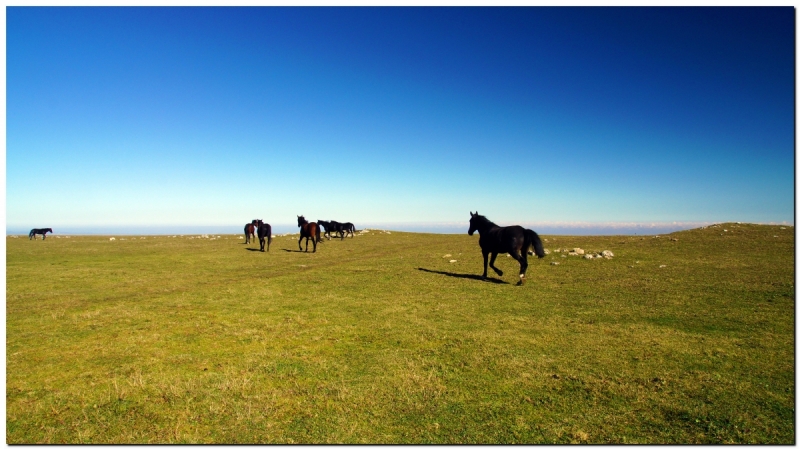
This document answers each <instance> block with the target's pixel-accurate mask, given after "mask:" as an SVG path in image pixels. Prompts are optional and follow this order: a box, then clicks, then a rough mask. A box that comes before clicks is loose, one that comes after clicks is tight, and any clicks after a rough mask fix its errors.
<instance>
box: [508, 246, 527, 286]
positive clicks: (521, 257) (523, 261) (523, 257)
mask: <svg viewBox="0 0 800 450" xmlns="http://www.w3.org/2000/svg"><path fill="white" fill-rule="evenodd" d="M508 254H509V255H511V257H512V258H514V259H516V260H517V262H518V263H519V283H517V285H520V286H521V285H523V284H525V271H526V270H528V255H527V254H526V252H518V251H517V250H516V249H514V250H512V251H510V252H508Z"/></svg>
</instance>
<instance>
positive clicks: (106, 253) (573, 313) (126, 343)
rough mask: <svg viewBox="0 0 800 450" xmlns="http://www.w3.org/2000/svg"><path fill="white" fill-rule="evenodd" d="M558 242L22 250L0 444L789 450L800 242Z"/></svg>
mask: <svg viewBox="0 0 800 450" xmlns="http://www.w3.org/2000/svg"><path fill="white" fill-rule="evenodd" d="M723 230H727V231H723ZM543 238H544V239H546V240H547V241H546V242H545V248H547V249H549V250H551V253H550V254H549V255H548V256H547V257H545V258H544V259H541V260H538V259H535V258H534V259H533V260H532V261H531V265H530V267H529V269H528V278H527V280H528V281H527V284H526V285H524V286H515V285H514V283H515V282H516V281H517V279H518V278H517V275H516V274H517V272H518V265H517V263H516V262H514V261H513V260H512V259H511V258H507V257H506V256H505V255H501V256H500V257H498V262H497V265H498V267H500V268H501V269H503V270H504V271H505V275H504V277H502V278H499V277H496V276H494V274H492V273H491V270H490V275H492V278H493V279H494V280H496V281H497V280H502V281H504V283H500V282H486V281H480V280H478V279H476V276H477V275H480V273H481V272H482V263H483V261H482V257H481V254H480V250H479V247H478V243H477V241H478V237H477V236H472V237H470V236H467V235H466V233H464V234H463V235H434V234H415V233H400V232H392V233H391V234H385V233H381V232H371V233H369V234H367V235H364V236H358V237H356V238H353V239H350V238H348V239H346V240H345V241H338V240H334V241H328V242H325V243H322V244H320V245H319V246H318V250H317V253H315V254H312V253H308V254H306V253H298V252H296V251H295V250H297V241H296V240H291V239H289V238H288V237H277V238H275V239H274V240H273V243H272V247H271V251H270V252H269V253H260V252H257V251H252V249H256V248H257V247H258V243H257V242H256V243H255V244H252V245H249V246H247V245H244V244H243V240H241V239H237V237H232V236H230V235H228V236H222V239H214V240H211V239H208V238H197V237H196V236H194V238H190V236H184V237H176V238H172V237H164V236H158V237H152V236H148V237H146V238H144V239H141V238H139V237H136V238H133V237H126V239H125V240H121V238H120V236H116V240H115V241H109V239H108V237H101V236H85V237H76V236H73V237H71V238H69V239H67V238H65V237H63V236H60V237H59V238H56V236H49V237H48V238H47V240H46V241H41V240H39V241H35V242H32V241H29V240H28V239H27V237H20V238H8V239H7V254H6V261H7V271H6V283H7V287H6V358H7V359H6V367H7V369H6V371H7V372H6V404H7V412H6V442H7V443H9V444H32V443H529V444H534V443H573V442H574V443H578V442H589V443H642V444H645V443H772V444H793V443H795V428H794V423H795V410H794V407H795V401H794V399H795V371H794V367H795V348H794V342H795V341H794V339H795V336H794V327H795V301H794V299H795V286H794V279H795V274H794V251H795V246H794V227H783V228H782V227H778V226H766V225H749V224H741V225H737V224H724V225H720V226H713V227H709V228H705V229H697V230H689V231H685V232H678V233H673V234H670V235H663V236H660V237H658V238H656V237H652V236H644V237H642V236H602V237H586V236H577V237H572V236H543ZM672 239H677V240H672ZM572 247H581V248H584V249H586V250H588V251H602V250H611V251H613V252H614V254H615V257H614V258H613V259H610V260H606V259H602V260H586V259H582V258H580V257H576V256H568V257H562V254H563V253H556V252H554V251H553V250H555V249H558V248H572ZM286 250H291V251H286ZM448 254H449V255H451V256H447V257H445V255H448ZM451 259H455V260H456V262H454V263H451V262H450V260H451ZM551 262H558V263H559V264H558V265H552V264H551ZM661 266H664V267H661Z"/></svg>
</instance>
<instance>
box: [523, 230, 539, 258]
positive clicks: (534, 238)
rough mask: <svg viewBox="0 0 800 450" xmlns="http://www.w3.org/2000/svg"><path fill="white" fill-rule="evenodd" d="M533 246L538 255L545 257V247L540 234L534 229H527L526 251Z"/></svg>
mask: <svg viewBox="0 0 800 450" xmlns="http://www.w3.org/2000/svg"><path fill="white" fill-rule="evenodd" d="M531 246H533V252H534V253H536V256H538V257H539V258H544V247H543V246H542V240H541V239H539V235H538V234H536V232H535V231H533V230H525V244H524V246H523V247H524V251H528V249H529V248H530V247H531Z"/></svg>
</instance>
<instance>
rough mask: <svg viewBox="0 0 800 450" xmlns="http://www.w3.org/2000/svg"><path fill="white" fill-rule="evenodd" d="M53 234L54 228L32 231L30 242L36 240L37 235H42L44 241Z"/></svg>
mask: <svg viewBox="0 0 800 450" xmlns="http://www.w3.org/2000/svg"><path fill="white" fill-rule="evenodd" d="M52 232H53V229H52V228H34V229H32V230H31V232H30V233H28V240H29V241H30V240H31V239H36V235H37V234H41V235H42V240H44V238H45V237H47V233H52Z"/></svg>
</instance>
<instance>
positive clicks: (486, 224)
mask: <svg viewBox="0 0 800 450" xmlns="http://www.w3.org/2000/svg"><path fill="white" fill-rule="evenodd" d="M469 215H470V219H469V230H468V231H467V234H469V235H470V236H472V235H473V234H474V233H475V232H476V231H477V232H478V233H479V234H480V239H479V240H478V244H479V245H480V247H481V252H482V253H483V275H482V276H481V278H482V279H484V280H485V279H486V275H487V271H488V268H489V267H491V268H492V270H494V271H495V272H496V273H497V275H499V276H501V277H502V276H503V271H502V270H500V269H498V268H497V267H495V265H494V261H495V259H497V255H498V254H500V253H508V254H509V256H511V257H512V258H514V259H515V260H516V261H517V262H519V283H518V284H520V285H521V284H524V283H525V272H526V271H527V270H528V254H531V255H533V254H535V255H536V256H537V257H539V258H544V256H545V253H544V247H543V246H542V240H541V239H540V238H539V235H538V234H536V232H535V231H533V230H531V229H525V228H523V227H521V226H519V225H512V226H508V227H501V226H499V225H497V224H496V223H494V222H492V221H490V220H489V219H487V218H486V217H484V216H481V215H479V214H478V211H475V213H474V214H473V213H472V211H470V213H469ZM297 226H298V227H300V239H298V240H297V246H298V247H299V249H300V250H301V251H302V250H303V244H302V242H303V239H305V240H306V248H305V251H306V252H308V241H309V239H311V242H312V244H313V245H314V250H313V252H316V251H317V242H320V241H321V240H322V239H321V238H320V227H323V228H324V229H325V232H324V235H325V236H327V238H328V239H330V238H331V235H330V233H331V232H334V233H337V232H338V233H339V235H340V237H341V239H344V238H345V236H347V234H348V233H350V234H351V235H353V233H354V232H355V226H354V225H353V224H352V223H350V222H346V223H340V222H337V221H335V220H331V221H325V220H317V221H316V222H309V221H307V220H306V218H305V217H303V216H297ZM254 231H255V232H257V233H258V240H259V242H260V243H261V251H262V252H263V251H264V240H265V239H266V241H267V251H269V242H270V241H271V234H272V227H270V225H269V224H268V223H264V222H263V221H261V220H253V221H252V222H251V223H248V224H247V225H245V226H244V235H245V239H246V241H245V243H246V244H248V243H250V237H251V236H253V232H254ZM490 255H491V259H490V258H489V256H490Z"/></svg>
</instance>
